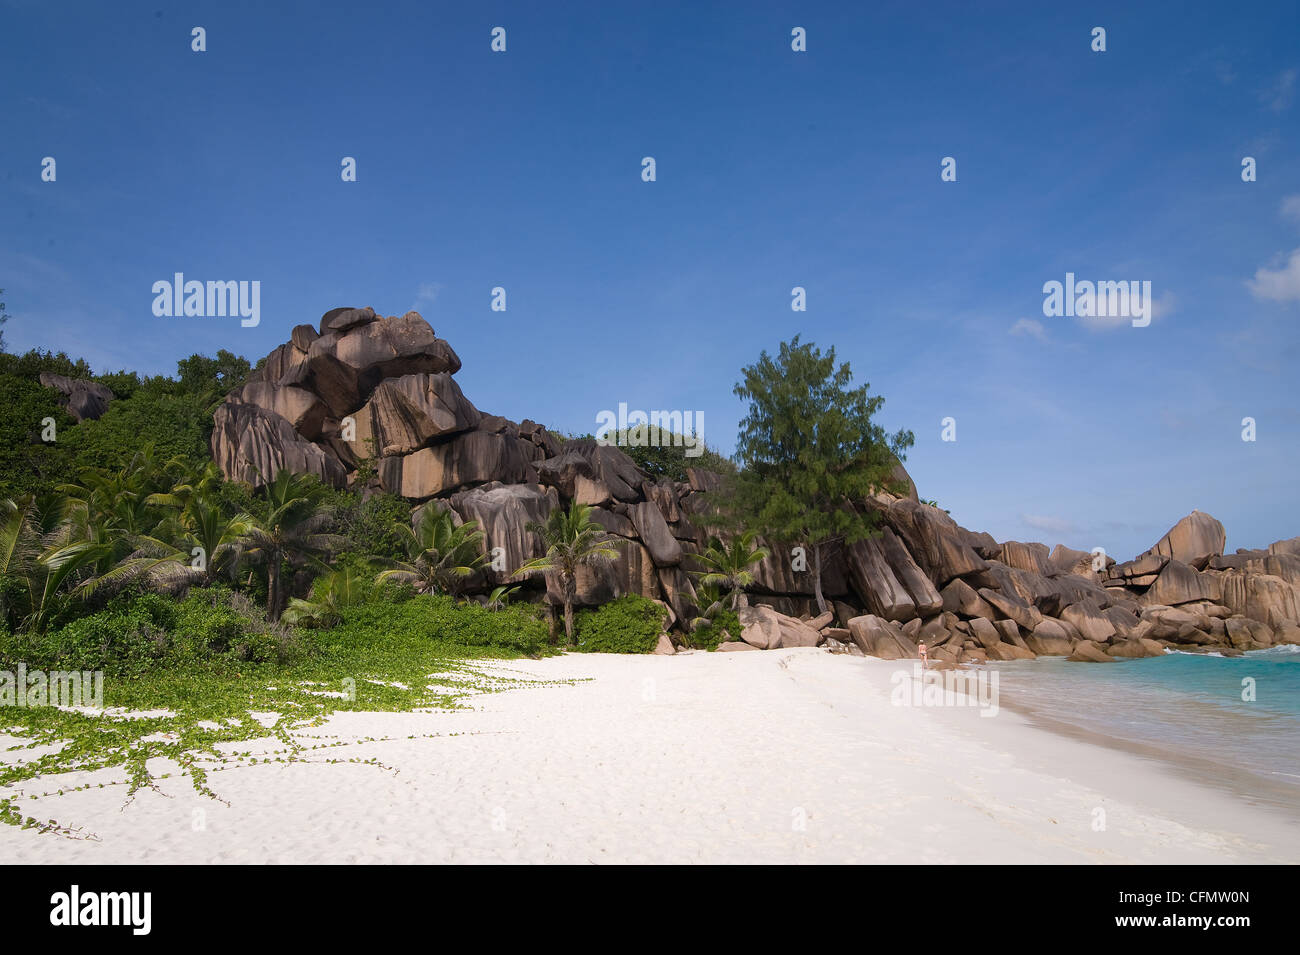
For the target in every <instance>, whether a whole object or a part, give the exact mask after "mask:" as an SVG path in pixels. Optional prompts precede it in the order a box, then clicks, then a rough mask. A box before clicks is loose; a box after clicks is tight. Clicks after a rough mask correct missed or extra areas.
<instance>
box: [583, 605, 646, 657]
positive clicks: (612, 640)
mask: <svg viewBox="0 0 1300 955" xmlns="http://www.w3.org/2000/svg"><path fill="white" fill-rule="evenodd" d="M667 624H668V614H667V612H666V611H665V610H664V608H663V607H661V606H659V604H657V603H655V602H654V601H653V600H647V599H646V598H645V597H638V596H637V595H636V594H627V595H626V596H624V597H619V598H618V599H617V600H614V601H611V602H610V603H607V604H605V605H604V606H603V607H598V608H596V609H595V610H579V611H578V613H577V617H576V619H575V621H574V629H576V630H577V635H578V647H577V649H578V650H580V651H582V652H583V653H649V652H650V651H651V650H653V649H654V648H655V644H657V643H658V642H659V634H661V633H663V632H664V628H665V627H666V626H667Z"/></svg>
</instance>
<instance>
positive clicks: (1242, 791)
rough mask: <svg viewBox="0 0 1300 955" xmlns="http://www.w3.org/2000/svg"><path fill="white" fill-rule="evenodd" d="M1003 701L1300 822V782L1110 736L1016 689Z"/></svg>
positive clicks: (1043, 724) (1052, 727)
mask: <svg viewBox="0 0 1300 955" xmlns="http://www.w3.org/2000/svg"><path fill="white" fill-rule="evenodd" d="M1025 662H1027V663H1032V662H1033V661H1025ZM1141 662H1142V661H1141V660H1137V661H1134V662H1133V663H1131V664H1126V665H1129V666H1131V665H1134V664H1137V665H1140V664H1141ZM1000 705H1001V706H1002V707H1004V708H1005V709H1006V710H1008V711H1009V712H1012V713H1015V714H1017V715H1018V716H1020V717H1022V718H1023V719H1024V720H1025V721H1026V722H1028V723H1029V724H1030V725H1031V726H1034V727H1036V728H1040V729H1043V730H1045V731H1046V732H1049V733H1055V734H1057V735H1060V736H1064V737H1068V738H1070V739H1075V740H1078V741H1080V742H1083V743H1087V744H1088V745H1090V746H1099V747H1102V748H1104V749H1113V750H1116V751H1117V752H1121V753H1126V754H1129V755H1131V756H1134V757H1137V758H1139V759H1141V760H1143V761H1144V762H1148V763H1150V764H1152V765H1156V766H1163V767H1166V768H1167V769H1169V770H1170V771H1173V772H1176V773H1178V774H1179V775H1180V776H1181V777H1182V778H1184V779H1186V780H1187V781H1189V782H1191V783H1193V784H1195V785H1198V786H1204V787H1206V788H1208V789H1213V790H1214V791H1216V792H1221V793H1223V794H1224V795H1226V796H1230V797H1232V798H1235V799H1239V800H1241V801H1242V802H1243V803H1244V804H1246V805H1248V806H1250V807H1251V808H1252V809H1259V810H1263V811H1269V812H1275V813H1279V814H1281V815H1283V816H1285V817H1287V818H1292V819H1294V820H1295V821H1296V822H1297V823H1298V824H1300V786H1297V785H1293V784H1290V783H1285V782H1281V781H1278V780H1274V779H1270V778H1269V777H1268V776H1266V775H1264V774H1263V773H1258V772H1253V771H1251V770H1249V769H1245V768H1243V767H1240V766H1231V765H1227V764H1224V763H1220V762H1218V761H1216V760H1213V759H1208V758H1202V757H1198V756H1196V755H1194V754H1193V753H1190V752H1188V751H1187V749H1186V748H1185V747H1176V746H1159V745H1157V744H1155V743H1144V742H1139V741H1137V740H1132V739H1125V738H1123V737H1119V736H1108V735H1107V734H1105V733H1102V732H1098V731H1097V730H1093V729H1089V728H1088V727H1086V726H1080V725H1077V724H1075V723H1070V722H1068V721H1066V720H1063V719H1058V718H1056V717H1055V716H1052V715H1049V714H1047V713H1044V712H1043V711H1041V710H1039V709H1037V708H1035V707H1034V706H1033V705H1031V704H1026V703H1025V702H1023V701H1021V700H1018V699H1016V697H1015V695H1014V692H1013V693H1011V694H1004V696H1003V697H1002V699H1001V702H1000ZM1261 790H1262V791H1263V792H1261ZM1297 861H1300V859H1298V860H1297Z"/></svg>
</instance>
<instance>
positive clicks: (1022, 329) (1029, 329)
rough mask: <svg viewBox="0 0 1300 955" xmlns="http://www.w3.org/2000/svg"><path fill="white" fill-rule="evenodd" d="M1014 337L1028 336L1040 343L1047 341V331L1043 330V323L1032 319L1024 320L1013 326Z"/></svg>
mask: <svg viewBox="0 0 1300 955" xmlns="http://www.w3.org/2000/svg"><path fill="white" fill-rule="evenodd" d="M1011 334H1012V335H1028V336H1029V337H1030V338H1035V339H1037V340H1038V341H1040V342H1045V341H1047V329H1045V328H1043V323H1042V322H1039V321H1035V320H1034V319H1032V318H1022V319H1021V320H1020V321H1018V322H1016V323H1015V324H1014V325H1012V326H1011Z"/></svg>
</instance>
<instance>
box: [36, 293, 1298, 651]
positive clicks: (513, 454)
mask: <svg viewBox="0 0 1300 955" xmlns="http://www.w3.org/2000/svg"><path fill="white" fill-rule="evenodd" d="M459 370H460V359H459V358H458V357H457V356H456V353H455V351H453V350H452V348H451V346H450V345H449V344H447V342H445V341H443V340H442V339H440V338H438V337H437V336H436V335H435V334H434V331H433V329H432V328H431V327H430V326H429V324H428V323H427V322H426V321H425V320H424V319H423V318H421V317H420V316H419V315H418V314H417V313H415V312H407V313H406V314H405V315H403V316H401V317H400V318H397V317H390V318H383V317H381V316H379V315H377V314H376V313H375V312H374V310H373V309H370V308H339V309H333V310H332V311H329V312H327V313H326V314H325V315H324V316H322V318H321V321H320V323H319V324H318V325H317V326H312V325H299V326H297V327H295V328H294V329H293V331H292V333H291V335H290V340H289V341H288V342H286V343H285V344H283V345H281V346H279V347H278V348H276V349H275V350H274V351H273V352H271V354H270V355H268V356H267V357H266V359H265V360H264V361H263V362H261V363H259V366H258V368H257V370H256V371H255V372H254V373H253V374H252V375H251V376H250V377H249V380H248V381H247V382H246V383H245V384H244V386H243V387H242V388H239V389H236V390H235V391H234V392H232V393H231V394H230V395H229V396H228V398H227V400H226V401H225V402H224V403H223V404H222V405H221V406H220V407H218V409H217V411H216V416H215V421H214V428H213V433H212V453H213V458H214V459H215V460H216V462H217V463H218V465H220V467H221V469H222V471H223V472H224V473H225V474H226V476H227V477H230V478H232V479H238V480H244V481H248V482H250V483H252V484H255V485H256V484H261V483H264V482H265V481H267V480H269V479H270V478H272V477H273V476H274V475H275V473H276V472H277V471H278V470H280V469H281V468H288V469H290V470H292V471H296V472H307V473H311V474H315V475H317V476H319V477H320V478H321V479H322V480H323V481H326V482H327V483H330V484H333V485H335V486H340V487H341V486H344V485H347V484H356V483H357V482H358V481H361V482H363V484H364V486H365V490H366V491H367V492H368V493H369V492H371V491H375V490H381V489H382V490H387V491H390V492H393V493H396V494H400V495H402V496H403V497H406V498H409V499H411V500H412V501H421V502H427V503H425V504H424V505H423V506H436V507H444V508H450V509H451V511H452V512H453V514H454V515H455V517H456V520H458V521H475V522H477V523H478V524H479V526H480V527H481V528H482V530H483V532H484V537H485V545H486V550H487V552H488V554H489V556H490V557H491V562H490V564H489V565H488V567H486V568H485V569H484V570H483V571H482V572H481V573H480V574H478V575H476V577H475V578H474V580H472V581H471V582H470V588H471V590H475V589H478V590H486V589H488V588H490V587H492V586H496V585H499V584H504V583H517V582H519V578H517V577H515V576H514V571H515V570H516V569H517V568H518V567H519V566H521V565H522V564H523V563H525V562H526V561H528V560H531V559H532V558H535V557H539V556H541V555H542V542H541V540H540V539H539V537H538V535H537V534H535V533H534V532H532V531H531V530H529V529H528V526H529V524H530V523H533V522H542V521H544V520H545V519H546V516H547V515H548V514H549V513H550V512H551V511H552V510H554V509H555V508H557V507H567V506H568V505H569V503H570V502H572V501H578V502H580V503H582V504H587V505H590V506H591V507H593V508H594V510H593V511H592V516H593V519H594V520H595V521H596V522H597V523H599V524H600V525H601V526H602V527H603V528H605V530H606V531H607V532H608V534H609V535H610V537H611V541H612V543H613V546H614V549H615V550H616V551H617V552H618V558H617V559H616V560H614V561H611V562H609V563H607V564H603V565H598V566H594V567H589V568H583V570H582V572H581V573H580V574H579V577H578V581H577V584H578V588H577V589H578V602H579V603H580V604H586V605H595V604H600V603H603V602H605V601H608V600H611V599H614V598H616V597H618V596H620V595H622V594H628V593H634V594H640V595H642V596H645V597H649V598H652V599H655V600H659V601H662V602H663V603H664V604H665V605H666V606H667V607H668V608H669V609H670V611H671V615H672V619H673V622H674V626H675V627H676V628H677V629H678V630H687V629H688V628H689V625H690V621H691V620H692V619H693V618H694V617H695V616H696V615H697V613H698V610H699V608H697V605H696V601H697V596H696V592H695V586H694V578H693V577H692V575H691V571H693V570H696V569H698V567H697V564H696V562H695V561H694V560H693V559H692V557H693V555H694V554H697V553H699V552H700V550H701V549H702V548H703V547H704V545H705V543H706V541H705V532H704V529H703V525H702V521H701V516H702V515H703V514H705V513H706V512H707V510H708V508H709V507H710V506H711V505H710V504H709V503H708V501H709V498H708V496H707V495H708V494H709V493H710V492H714V491H717V490H718V488H719V487H720V486H721V483H722V479H721V478H720V477H719V476H718V475H716V474H712V473H710V472H708V471H703V470H700V469H694V468H692V469H688V470H687V480H686V481H679V482H674V481H656V480H654V479H652V478H651V477H650V475H648V474H646V473H644V472H642V471H641V470H640V469H639V468H638V467H637V466H636V464H635V463H634V462H633V461H632V459H631V458H629V457H628V456H627V455H626V454H624V453H623V452H622V451H621V450H620V449H618V448H617V447H606V446H602V445H600V444H598V443H596V442H595V441H592V440H590V439H587V440H576V441H562V440H561V439H559V438H557V437H556V436H555V435H553V434H552V433H550V432H549V431H547V430H546V429H545V428H544V427H542V426H541V425H539V424H538V423H537V422H535V421H531V420H528V419H524V420H523V421H521V422H514V421H511V420H509V419H508V418H505V417H502V416H500V415H495V414H485V413H483V412H481V411H480V410H479V409H478V408H477V407H475V405H474V404H473V403H472V402H471V401H470V400H469V398H467V397H466V396H465V395H464V394H463V393H462V392H461V390H460V387H459V385H457V383H456V381H455V379H454V377H453V376H454V375H455V374H456V372H457V371H459ZM50 377H51V380H50V381H48V382H47V381H45V376H43V377H42V381H43V383H46V384H49V385H50V386H51V387H56V388H59V390H60V391H62V392H63V393H64V394H66V395H68V396H69V410H70V411H72V410H73V405H74V404H75V405H76V408H77V412H75V413H85V414H86V415H87V416H94V414H91V413H90V412H95V411H96V409H98V413H102V410H103V409H102V406H101V404H100V403H106V402H107V400H108V397H109V396H108V395H107V394H106V392H107V389H102V390H101V386H91V383H89V382H70V381H68V380H67V379H61V380H58V381H55V380H53V379H54V378H56V377H57V376H50ZM82 386H89V387H82ZM894 477H895V479H896V480H897V481H898V484H899V486H900V487H901V488H902V489H903V496H896V495H894V494H891V493H886V492H883V491H882V492H879V493H876V494H875V495H873V496H872V497H871V498H870V499H869V500H864V501H859V502H851V506H855V507H861V508H864V509H867V510H870V511H872V512H874V513H875V515H876V517H877V518H878V525H879V531H878V533H876V534H875V535H873V536H871V537H869V538H867V539H865V540H859V541H853V542H837V543H832V544H829V545H826V546H824V547H823V549H822V555H821V556H822V567H823V573H822V590H823V594H824V595H825V597H826V599H827V601H828V604H829V605H830V606H832V607H833V610H830V611H828V612H827V613H825V614H822V615H819V616H814V615H816V614H817V608H816V607H815V606H814V605H813V601H812V595H813V593H814V588H813V579H812V575H811V572H810V570H809V568H810V567H811V565H812V560H811V555H810V554H809V553H808V552H807V547H806V546H804V545H803V544H800V543H798V542H780V541H764V542H763V544H764V546H766V547H767V549H768V551H769V556H768V557H767V558H766V559H765V560H764V561H762V563H760V564H758V565H757V566H756V568H755V571H754V576H755V584H754V586H753V587H752V588H751V597H750V599H751V606H749V607H747V608H745V609H744V610H743V612H742V614H741V624H742V631H743V632H742V633H740V634H732V637H733V638H734V639H733V640H732V641H729V642H727V643H724V644H723V645H722V647H721V649H724V650H729V651H734V650H741V649H756V648H763V649H772V648H778V647H791V646H813V645H822V646H825V647H826V648H827V649H829V650H831V651H832V652H837V653H855V654H871V655H874V656H881V657H886V658H889V659H902V658H911V657H915V656H917V654H918V652H919V649H918V648H919V644H921V643H924V644H925V645H926V648H927V653H928V654H929V656H930V659H931V660H933V661H936V662H937V663H940V664H945V665H947V664H960V663H971V662H984V661H987V660H1019V659H1028V658H1032V657H1033V656H1035V655H1057V656H1066V657H1069V658H1070V659H1072V660H1079V661H1085V662H1099V661H1102V660H1110V659H1113V658H1116V657H1140V656H1150V655H1152V654H1154V653H1159V652H1163V650H1165V649H1166V648H1169V647H1174V648H1178V649H1185V650H1196V651H1206V650H1217V651H1219V652H1223V653H1240V652H1242V651H1245V650H1252V649H1259V648H1263V647H1268V646H1272V645H1274V644H1275V643H1280V642H1291V643H1297V642H1300V538H1291V539H1289V540H1280V541H1277V542H1275V543H1274V544H1273V545H1271V546H1270V547H1269V548H1268V549H1266V550H1255V551H1238V552H1237V553H1236V554H1232V555H1225V554H1224V553H1223V548H1224V542H1225V534H1224V530H1223V525H1222V524H1220V523H1219V522H1218V521H1216V520H1215V519H1214V518H1213V517H1211V516H1210V515H1208V514H1204V513H1201V512H1199V511H1194V512H1192V513H1191V514H1189V515H1188V516H1187V517H1185V518H1183V519H1182V520H1180V521H1178V522H1177V523H1176V524H1175V525H1174V526H1173V527H1172V528H1170V530H1169V532H1168V533H1167V534H1165V535H1164V536H1163V537H1162V538H1161V539H1160V540H1159V541H1157V542H1156V544H1155V545H1154V546H1153V547H1152V548H1151V549H1150V550H1148V551H1147V552H1145V553H1143V554H1141V555H1139V556H1138V557H1136V558H1135V559H1133V560H1129V561H1125V562H1122V563H1115V562H1114V560H1112V559H1109V558H1104V559H1102V558H1095V557H1094V556H1093V555H1092V554H1091V553H1089V552H1087V551H1082V550H1075V549H1072V548H1069V547H1065V546H1062V545H1057V546H1056V547H1054V548H1050V549H1049V548H1048V547H1047V546H1046V545H1045V544H1041V543H1037V542H1032V541H1031V542H1023V541H1003V542H998V541H996V540H994V539H993V538H992V537H991V536H990V535H988V534H983V533H976V532H972V531H969V530H967V529H966V528H964V527H962V526H960V525H959V524H957V523H956V521H954V520H953V519H952V518H951V517H950V516H949V515H948V514H947V513H945V512H944V511H941V510H939V509H938V508H935V507H931V506H929V505H927V504H924V503H922V502H921V501H920V500H919V499H918V497H917V494H916V488H915V485H914V484H912V482H911V478H910V477H908V475H907V472H906V470H904V469H903V467H902V465H901V464H900V465H899V466H898V467H897V468H896V470H895V475H894ZM525 586H526V588H528V592H529V593H530V594H531V595H532V596H533V597H534V599H545V600H548V601H550V602H552V603H554V602H558V601H559V600H560V597H561V595H560V590H559V582H558V580H556V579H555V578H554V575H552V574H547V575H539V576H537V577H535V578H532V579H530V580H528V581H526V582H525Z"/></svg>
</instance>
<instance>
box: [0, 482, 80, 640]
mask: <svg viewBox="0 0 1300 955" xmlns="http://www.w3.org/2000/svg"><path fill="white" fill-rule="evenodd" d="M68 513H69V505H68V501H67V500H66V499H65V498H63V497H62V496H61V495H51V494H46V495H39V496H37V495H31V494H28V495H26V496H24V497H22V498H20V499H19V500H17V501H12V500H4V501H0V577H7V578H10V579H11V580H15V581H17V582H18V585H17V587H15V588H14V589H13V591H11V592H10V591H8V588H6V591H7V593H6V595H5V596H6V597H7V598H8V599H9V600H11V601H14V602H12V603H9V604H8V605H7V606H4V607H2V608H0V615H2V616H3V617H4V618H6V619H7V620H8V621H10V622H14V623H20V624H21V626H23V627H24V628H25V629H28V630H38V631H39V630H42V629H44V627H45V624H46V623H47V622H48V620H49V618H50V616H51V614H52V613H53V612H54V611H55V610H56V609H57V608H58V606H59V601H60V599H61V596H62V592H63V591H64V589H65V586H66V585H68V584H69V583H70V582H72V581H74V580H76V579H77V578H78V575H80V574H81V573H82V572H83V571H85V570H86V569H87V568H90V567H93V566H94V564H95V563H96V562H97V561H98V560H100V559H102V558H103V557H104V554H105V549H106V548H105V545H104V544H102V543H98V542H95V541H92V540H84V539H78V538H76V537H74V536H73V534H72V527H71V524H70V523H69V521H68ZM15 598H16V600H15Z"/></svg>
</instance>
